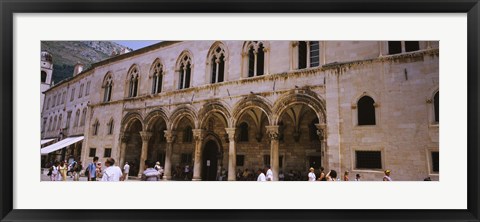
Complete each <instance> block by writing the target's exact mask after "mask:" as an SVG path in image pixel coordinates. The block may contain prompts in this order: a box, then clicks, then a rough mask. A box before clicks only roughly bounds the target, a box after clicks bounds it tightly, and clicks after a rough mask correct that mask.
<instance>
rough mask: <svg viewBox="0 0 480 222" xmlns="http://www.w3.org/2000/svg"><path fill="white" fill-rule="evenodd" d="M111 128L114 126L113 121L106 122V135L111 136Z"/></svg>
mask: <svg viewBox="0 0 480 222" xmlns="http://www.w3.org/2000/svg"><path fill="white" fill-rule="evenodd" d="M113 126H114V123H113V119H111V120H110V122H108V135H112V134H113Z"/></svg>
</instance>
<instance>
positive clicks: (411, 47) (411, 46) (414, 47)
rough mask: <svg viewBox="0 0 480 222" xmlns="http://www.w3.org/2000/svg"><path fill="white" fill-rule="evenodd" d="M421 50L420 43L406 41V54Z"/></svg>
mask: <svg viewBox="0 0 480 222" xmlns="http://www.w3.org/2000/svg"><path fill="white" fill-rule="evenodd" d="M418 50H420V44H419V43H418V41H405V52H413V51H418Z"/></svg>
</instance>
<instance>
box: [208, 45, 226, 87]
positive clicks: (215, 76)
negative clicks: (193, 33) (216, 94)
mask: <svg viewBox="0 0 480 222" xmlns="http://www.w3.org/2000/svg"><path fill="white" fill-rule="evenodd" d="M225 54H226V53H225V49H224V46H223V45H222V44H221V43H220V44H218V45H216V46H215V47H214V49H213V50H211V52H210V53H209V63H210V76H211V79H210V83H218V82H223V81H224V78H225V70H226V69H225V61H226V57H225Z"/></svg>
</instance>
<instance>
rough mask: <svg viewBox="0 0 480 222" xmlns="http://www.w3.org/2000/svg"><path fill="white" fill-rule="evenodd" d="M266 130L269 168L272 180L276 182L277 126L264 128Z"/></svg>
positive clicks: (277, 163)
mask: <svg viewBox="0 0 480 222" xmlns="http://www.w3.org/2000/svg"><path fill="white" fill-rule="evenodd" d="M266 128H267V133H268V135H269V136H270V165H271V166H270V167H271V169H272V171H273V180H274V181H278V171H279V170H280V166H279V162H278V158H279V155H278V145H279V143H278V135H279V134H278V126H266Z"/></svg>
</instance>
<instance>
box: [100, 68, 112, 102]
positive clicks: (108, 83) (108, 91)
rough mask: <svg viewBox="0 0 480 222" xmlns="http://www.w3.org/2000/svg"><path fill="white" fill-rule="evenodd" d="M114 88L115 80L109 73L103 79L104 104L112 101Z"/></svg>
mask: <svg viewBox="0 0 480 222" xmlns="http://www.w3.org/2000/svg"><path fill="white" fill-rule="evenodd" d="M112 86H113V79H112V74H111V73H107V75H106V76H105V78H104V79H103V84H102V87H103V102H109V101H110V100H111V99H112Z"/></svg>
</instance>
